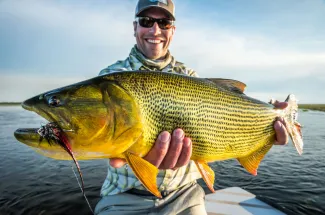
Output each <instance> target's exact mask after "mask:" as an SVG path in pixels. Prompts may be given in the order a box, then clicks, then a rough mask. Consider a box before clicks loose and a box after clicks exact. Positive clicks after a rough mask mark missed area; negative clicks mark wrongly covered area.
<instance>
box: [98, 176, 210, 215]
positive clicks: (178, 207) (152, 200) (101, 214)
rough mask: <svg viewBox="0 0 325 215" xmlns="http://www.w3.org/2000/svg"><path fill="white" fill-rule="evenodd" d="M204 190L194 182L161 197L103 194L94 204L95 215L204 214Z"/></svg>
mask: <svg viewBox="0 0 325 215" xmlns="http://www.w3.org/2000/svg"><path fill="white" fill-rule="evenodd" d="M204 198H205V193H204V190H203V189H202V188H201V186H200V185H198V184H197V183H196V182H193V183H190V184H187V185H185V186H184V187H182V188H180V189H178V190H175V191H173V192H171V193H169V194H168V195H166V196H165V197H163V198H162V199H159V198H157V197H155V196H153V195H152V196H148V195H147V196H144V195H134V194H131V193H120V194H117V195H112V196H104V197H103V198H102V199H101V200H100V201H99V202H98V203H97V205H96V208H95V214H96V215H108V214H113V215H115V214H116V215H135V214H141V215H142V214H148V215H154V214H175V215H176V214H178V215H185V214H190V215H206V214H207V213H206V210H205V204H204Z"/></svg>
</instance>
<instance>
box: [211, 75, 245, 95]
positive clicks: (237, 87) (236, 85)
mask: <svg viewBox="0 0 325 215" xmlns="http://www.w3.org/2000/svg"><path fill="white" fill-rule="evenodd" d="M207 80H209V81H211V82H213V83H215V84H217V85H221V86H222V87H226V88H227V89H230V90H231V91H234V92H237V93H244V91H245V88H246V84H244V83H243V82H240V81H236V80H232V79H222V78H207Z"/></svg>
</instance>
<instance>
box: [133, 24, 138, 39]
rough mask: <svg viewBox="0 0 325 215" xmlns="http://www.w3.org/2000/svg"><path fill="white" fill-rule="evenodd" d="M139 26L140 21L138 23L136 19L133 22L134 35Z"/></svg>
mask: <svg viewBox="0 0 325 215" xmlns="http://www.w3.org/2000/svg"><path fill="white" fill-rule="evenodd" d="M137 27H138V23H137V22H136V21H134V22H133V30H134V36H135V35H136V32H137Z"/></svg>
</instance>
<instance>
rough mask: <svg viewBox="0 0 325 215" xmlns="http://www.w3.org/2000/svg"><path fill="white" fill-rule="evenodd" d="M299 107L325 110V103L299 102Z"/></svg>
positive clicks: (304, 109)
mask: <svg viewBox="0 0 325 215" xmlns="http://www.w3.org/2000/svg"><path fill="white" fill-rule="evenodd" d="M298 106H299V109H302V110H303V111H306V110H318V111H325V104H299V105H298Z"/></svg>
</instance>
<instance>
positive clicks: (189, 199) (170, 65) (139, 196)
mask: <svg viewBox="0 0 325 215" xmlns="http://www.w3.org/2000/svg"><path fill="white" fill-rule="evenodd" d="M174 22H175V11H174V4H173V2H172V1H171V0H139V1H138V4H137V7H136V12H135V21H134V22H133V28H134V36H135V38H136V45H135V46H134V47H133V48H132V50H131V53H130V54H129V56H128V57H127V58H126V60H124V61H118V62H116V63H115V64H113V65H111V66H109V67H107V68H105V69H103V70H102V71H101V72H100V75H105V74H108V73H111V72H118V71H131V70H150V71H157V72H174V73H179V74H183V75H189V76H197V74H196V73H195V71H193V70H192V69H190V68H188V67H186V66H185V65H184V64H183V63H180V62H178V61H176V60H175V59H174V57H173V56H172V55H171V54H170V52H169V50H168V48H169V45H170V43H171V41H172V39H173V36H174V34H175V30H176V27H175V23H174ZM175 87H177V86H175ZM275 106H276V107H278V108H285V107H286V106H287V104H286V103H275ZM274 127H275V130H276V135H277V140H278V142H277V143H276V144H286V143H287V139H288V137H287V134H286V130H285V129H284V127H283V126H282V124H281V122H280V121H277V122H276V123H275V124H274ZM191 153H192V143H191V140H190V138H188V137H185V136H184V132H183V130H182V129H181V128H178V129H176V130H174V131H173V132H172V134H170V133H169V132H167V131H163V132H162V133H160V135H159V137H158V138H157V140H156V142H155V145H154V147H153V148H152V149H151V151H150V152H149V153H148V154H147V155H146V156H145V157H144V159H146V160H147V161H149V162H150V163H152V164H153V165H155V166H157V167H158V168H159V169H160V171H159V174H158V177H157V186H158V189H159V191H160V192H161V195H162V197H163V198H161V199H159V198H157V197H155V196H154V195H152V194H151V193H150V192H148V191H147V190H146V189H145V188H144V187H143V186H142V185H141V183H140V182H139V181H138V180H137V178H136V176H135V175H134V173H133V172H132V170H131V168H128V167H127V165H126V163H125V160H123V159H117V158H116V159H111V160H110V165H109V167H108V175H107V177H106V180H105V182H104V184H103V186H102V189H101V197H102V199H101V200H100V201H99V202H98V204H97V206H96V209H95V213H96V214H101V215H103V214H200V215H201V214H206V211H205V207H204V196H205V193H204V191H203V189H202V188H201V187H200V186H199V185H198V184H197V183H196V179H199V178H201V175H200V173H199V171H198V170H197V168H196V166H195V164H194V162H192V161H190V157H191Z"/></svg>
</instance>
